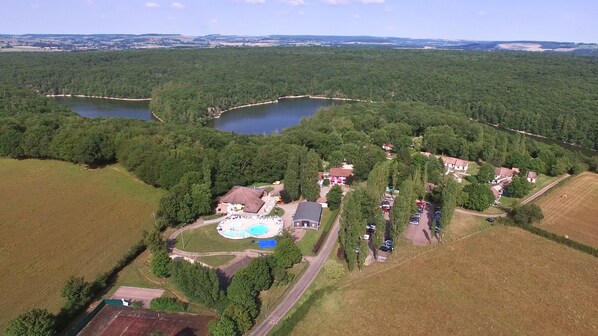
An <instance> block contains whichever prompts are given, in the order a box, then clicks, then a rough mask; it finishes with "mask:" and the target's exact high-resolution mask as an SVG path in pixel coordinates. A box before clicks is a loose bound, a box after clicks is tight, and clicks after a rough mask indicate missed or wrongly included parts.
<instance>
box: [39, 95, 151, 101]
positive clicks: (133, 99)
mask: <svg viewBox="0 0 598 336" xmlns="http://www.w3.org/2000/svg"><path fill="white" fill-rule="evenodd" d="M46 97H48V98H58V97H67V98H93V99H108V100H121V101H150V100H152V99H151V98H119V97H102V96H86V95H73V94H56V95H54V94H49V95H46Z"/></svg>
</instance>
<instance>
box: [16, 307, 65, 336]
mask: <svg viewBox="0 0 598 336" xmlns="http://www.w3.org/2000/svg"><path fill="white" fill-rule="evenodd" d="M55 324H56V321H55V317H54V315H52V314H50V313H49V312H48V311H47V310H45V309H44V310H42V309H32V310H30V311H28V312H26V313H24V314H21V315H19V316H17V317H16V318H14V319H13V320H11V321H10V322H8V325H7V326H6V330H5V332H6V336H23V335H27V336H54V335H56V325H55Z"/></svg>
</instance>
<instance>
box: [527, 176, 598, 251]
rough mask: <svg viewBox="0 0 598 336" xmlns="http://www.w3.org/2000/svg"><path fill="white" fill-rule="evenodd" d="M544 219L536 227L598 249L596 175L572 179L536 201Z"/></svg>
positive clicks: (597, 191) (597, 181) (597, 190)
mask: <svg viewBox="0 0 598 336" xmlns="http://www.w3.org/2000/svg"><path fill="white" fill-rule="evenodd" d="M535 202H536V204H538V205H539V206H540V207H541V208H542V212H543V213H544V220H542V221H541V222H540V223H539V224H538V225H537V226H538V227H540V228H542V229H545V230H547V231H550V232H553V233H556V234H559V235H567V236H569V238H571V239H573V240H577V241H578V242H580V243H583V244H586V245H590V246H593V247H595V248H598V175H597V174H592V173H584V174H581V175H579V176H576V177H573V178H571V179H570V180H569V181H567V182H565V183H564V184H563V185H562V186H559V187H557V188H556V189H555V190H553V191H551V192H550V193H548V194H547V195H544V196H542V197H540V198H538V199H537V200H536V201H535Z"/></svg>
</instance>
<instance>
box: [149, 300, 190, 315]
mask: <svg viewBox="0 0 598 336" xmlns="http://www.w3.org/2000/svg"><path fill="white" fill-rule="evenodd" d="M150 308H151V309H154V310H164V311H171V312H185V311H187V303H185V302H181V301H179V300H177V299H175V298H171V297H159V298H155V299H153V300H152V301H150Z"/></svg>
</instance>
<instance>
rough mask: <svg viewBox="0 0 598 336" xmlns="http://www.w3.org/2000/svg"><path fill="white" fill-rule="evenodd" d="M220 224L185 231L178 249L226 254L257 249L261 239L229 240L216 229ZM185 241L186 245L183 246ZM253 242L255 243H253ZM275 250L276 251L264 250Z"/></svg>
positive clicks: (177, 244) (178, 242) (178, 241)
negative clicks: (226, 252)
mask: <svg viewBox="0 0 598 336" xmlns="http://www.w3.org/2000/svg"><path fill="white" fill-rule="evenodd" d="M217 226H218V224H212V225H207V226H203V227H200V228H198V229H195V230H191V231H185V232H183V233H181V234H180V235H179V236H178V237H177V241H176V248H178V249H181V250H183V251H188V252H200V253H201V252H225V251H243V250H247V249H257V248H258V244H257V242H258V241H259V240H260V239H256V238H247V239H228V238H224V237H222V236H221V235H220V234H219V233H218V230H217V229H216V227H217ZM183 241H184V243H185V244H184V245H183ZM252 241H253V242H252ZM264 250H266V251H268V250H274V249H271V248H270V249H264Z"/></svg>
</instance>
